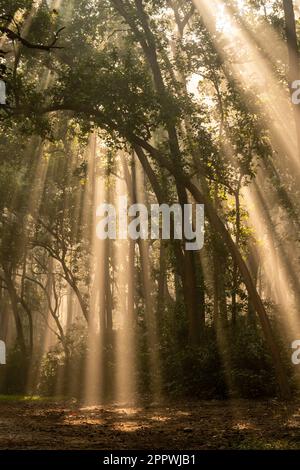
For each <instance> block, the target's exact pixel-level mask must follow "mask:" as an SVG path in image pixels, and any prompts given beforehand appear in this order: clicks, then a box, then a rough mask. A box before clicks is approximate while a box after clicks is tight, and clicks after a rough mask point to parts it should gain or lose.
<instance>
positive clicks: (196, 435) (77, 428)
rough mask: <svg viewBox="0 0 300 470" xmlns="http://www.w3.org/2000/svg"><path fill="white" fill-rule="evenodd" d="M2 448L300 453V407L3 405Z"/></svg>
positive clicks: (244, 404) (270, 404) (270, 403)
mask: <svg viewBox="0 0 300 470" xmlns="http://www.w3.org/2000/svg"><path fill="white" fill-rule="evenodd" d="M0 449H1V450H4V449H10V450H11V449H50V450H58V449H72V450H73V449H81V450H86V449H98V450H118V449H119V450H141V449H145V450H150V449H151V450H171V449H173V450H196V449H198V450H207V449H300V400H297V401H296V402H294V403H293V404H284V403H281V402H278V401H276V400H270V401H264V402H262V401H246V400H241V401H202V402H196V403H184V404H182V403H181V404H169V405H165V406H159V405H154V404H153V405H152V406H148V407H143V408H130V407H120V406H105V407H102V406H93V407H85V406H82V405H79V404H76V403H61V402H57V403H52V402H49V403H46V402H39V401H11V402H1V401H0Z"/></svg>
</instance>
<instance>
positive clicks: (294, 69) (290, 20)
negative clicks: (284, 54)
mask: <svg viewBox="0 0 300 470" xmlns="http://www.w3.org/2000/svg"><path fill="white" fill-rule="evenodd" d="M283 9H284V18H285V31H286V39H287V47H288V56H289V73H288V79H289V87H290V91H291V95H292V94H293V92H294V90H293V88H292V84H293V82H294V81H296V80H300V69H299V49H298V40H297V32H296V19H295V11H294V6H293V0H283ZM293 110H294V117H295V124H296V135H297V144H298V158H299V159H300V105H296V104H294V105H293Z"/></svg>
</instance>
